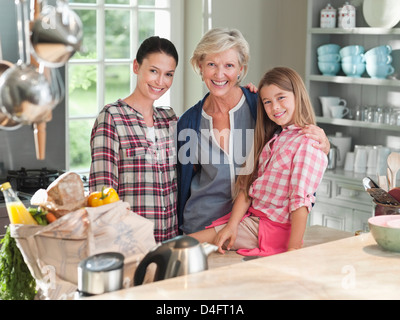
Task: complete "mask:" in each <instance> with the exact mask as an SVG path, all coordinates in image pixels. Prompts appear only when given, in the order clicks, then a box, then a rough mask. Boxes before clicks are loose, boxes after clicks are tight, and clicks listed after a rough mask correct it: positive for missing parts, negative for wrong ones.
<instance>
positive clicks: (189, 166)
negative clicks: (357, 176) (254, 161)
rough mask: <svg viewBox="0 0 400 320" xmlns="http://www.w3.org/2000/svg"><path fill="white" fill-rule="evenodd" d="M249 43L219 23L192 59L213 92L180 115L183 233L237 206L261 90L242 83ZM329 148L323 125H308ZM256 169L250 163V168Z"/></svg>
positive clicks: (324, 147)
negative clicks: (236, 191)
mask: <svg viewBox="0 0 400 320" xmlns="http://www.w3.org/2000/svg"><path fill="white" fill-rule="evenodd" d="M249 57H250V53H249V45H248V43H247V41H246V39H245V38H244V37H243V35H242V34H241V33H240V31H238V30H235V29H232V30H230V29H226V28H216V29H212V30H210V31H208V32H207V33H206V34H205V35H204V36H203V38H202V39H201V40H200V42H199V43H198V45H197V47H196V48H195V50H194V53H193V56H192V58H191V64H192V66H193V68H194V69H195V71H197V72H198V73H199V74H200V75H201V77H202V80H203V81H204V83H205V85H206V86H207V88H208V90H209V92H208V93H207V94H206V95H205V97H204V98H203V99H202V100H201V101H199V102H198V103H197V104H196V105H194V106H193V107H191V108H190V109H189V110H187V111H186V112H185V113H184V114H183V115H182V116H181V117H180V119H179V121H178V221H179V227H180V230H181V231H182V232H183V233H193V232H197V231H199V230H202V229H204V228H205V227H206V226H208V225H210V224H211V223H212V221H214V220H216V219H218V218H220V217H222V216H224V215H225V214H227V213H229V212H230V211H231V210H232V204H233V203H232V194H233V190H234V185H235V181H236V178H237V176H238V175H239V172H240V170H241V167H242V165H243V163H244V162H245V159H246V157H247V155H248V154H249V152H250V150H251V149H252V144H253V137H254V127H255V123H256V121H255V119H256V117H257V93H254V92H251V91H250V90H249V89H248V88H245V87H241V86H240V82H241V80H242V79H243V78H244V77H245V76H246V74H247V70H248V62H249ZM304 134H307V135H308V136H309V137H311V138H312V139H314V140H316V141H318V143H316V144H315V148H318V149H322V150H323V151H324V152H325V153H328V152H329V141H328V139H327V137H326V135H325V133H324V131H323V130H322V129H320V128H318V127H316V126H309V127H308V128H306V129H304ZM250 169H251V168H250Z"/></svg>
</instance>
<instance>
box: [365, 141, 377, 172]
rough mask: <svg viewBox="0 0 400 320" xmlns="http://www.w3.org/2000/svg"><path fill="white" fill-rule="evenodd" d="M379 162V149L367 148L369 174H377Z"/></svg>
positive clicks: (374, 147) (375, 147)
mask: <svg viewBox="0 0 400 320" xmlns="http://www.w3.org/2000/svg"><path fill="white" fill-rule="evenodd" d="M377 161H378V147H377V146H367V174H369V175H372V174H376V169H377V167H376V166H377Z"/></svg>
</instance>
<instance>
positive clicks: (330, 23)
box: [320, 3, 336, 28]
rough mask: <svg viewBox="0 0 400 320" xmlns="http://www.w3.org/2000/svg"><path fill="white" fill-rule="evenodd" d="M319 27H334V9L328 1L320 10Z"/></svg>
mask: <svg viewBox="0 0 400 320" xmlns="http://www.w3.org/2000/svg"><path fill="white" fill-rule="evenodd" d="M320 27H321V28H335V27H336V9H335V8H334V7H332V6H331V4H330V3H328V4H327V6H326V7H325V8H324V9H322V10H321V19H320Z"/></svg>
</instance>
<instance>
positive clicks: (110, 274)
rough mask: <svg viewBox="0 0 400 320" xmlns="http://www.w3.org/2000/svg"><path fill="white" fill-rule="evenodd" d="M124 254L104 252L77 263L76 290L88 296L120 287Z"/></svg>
mask: <svg viewBox="0 0 400 320" xmlns="http://www.w3.org/2000/svg"><path fill="white" fill-rule="evenodd" d="M123 275H124V256H123V255H122V254H121V253H118V252H104V253H99V254H95V255H93V256H90V257H88V258H86V259H84V260H82V261H81V262H80V263H79V266H78V290H79V292H80V294H81V295H83V296H89V295H94V294H102V293H105V292H111V291H115V290H120V289H122V282H123Z"/></svg>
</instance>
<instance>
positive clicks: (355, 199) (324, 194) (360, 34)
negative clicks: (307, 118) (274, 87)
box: [305, 0, 400, 232]
mask: <svg viewBox="0 0 400 320" xmlns="http://www.w3.org/2000/svg"><path fill="white" fill-rule="evenodd" d="M349 2H350V4H352V5H354V6H356V28H351V29H342V28H329V29H321V28H319V25H320V12H321V10H322V9H323V8H325V6H326V5H327V4H328V3H330V4H331V5H332V6H333V7H334V8H336V9H337V8H339V7H341V6H342V5H343V4H344V3H345V0H308V18H307V46H306V47H307V52H306V75H305V83H306V86H307V89H308V91H309V93H310V97H311V101H312V103H313V106H314V108H315V113H316V115H317V122H318V125H319V126H320V127H322V128H323V129H324V130H325V132H326V133H327V134H328V135H333V134H334V133H335V132H337V131H341V132H342V133H344V134H345V135H350V136H351V137H352V147H354V145H356V144H360V145H385V144H386V136H387V135H395V136H399V135H400V134H399V132H400V126H394V125H388V124H378V123H369V122H363V121H355V120H352V119H332V118H325V117H323V116H322V108H321V104H320V101H319V98H318V97H319V96H338V97H341V98H343V99H345V100H346V101H347V106H348V107H349V108H350V109H352V111H353V112H352V114H353V115H354V114H355V107H356V106H381V107H391V108H395V109H400V80H399V79H400V24H398V25H396V26H395V27H394V28H391V29H386V28H371V27H369V26H368V25H367V23H366V22H365V20H364V17H363V14H362V1H360V0H357V1H351V0H350V1H349ZM326 43H336V44H338V45H340V46H341V47H344V46H348V45H356V44H357V45H362V46H364V48H365V51H368V50H369V49H370V48H373V47H375V46H378V45H384V44H389V45H391V46H392V48H393V49H394V50H393V52H392V56H393V63H392V65H393V66H394V68H395V70H396V71H395V73H394V74H393V75H392V76H390V77H388V79H372V78H370V77H369V76H368V74H367V73H366V72H365V73H364V74H363V75H362V76H361V77H360V78H352V77H347V76H346V75H345V74H344V73H343V72H342V71H340V73H339V74H338V75H337V76H323V75H322V74H321V73H320V71H319V70H318V62H317V61H318V59H317V48H318V47H319V46H320V45H323V44H326ZM363 177H364V176H363V175H362V176H357V175H352V174H349V173H348V172H345V171H344V170H342V169H337V170H334V171H332V170H328V171H327V173H326V174H325V177H324V181H323V183H322V184H321V187H320V189H319V191H318V192H317V204H316V205H315V207H314V209H313V211H312V214H311V216H310V224H322V225H325V226H328V227H333V228H338V229H342V230H346V231H352V232H353V231H356V230H357V229H363V228H364V229H365V227H366V226H367V219H368V217H370V216H371V215H372V213H373V206H372V201H371V199H372V198H370V197H369V195H368V194H367V193H366V192H365V191H364V189H363V187H362V178H363Z"/></svg>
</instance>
